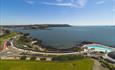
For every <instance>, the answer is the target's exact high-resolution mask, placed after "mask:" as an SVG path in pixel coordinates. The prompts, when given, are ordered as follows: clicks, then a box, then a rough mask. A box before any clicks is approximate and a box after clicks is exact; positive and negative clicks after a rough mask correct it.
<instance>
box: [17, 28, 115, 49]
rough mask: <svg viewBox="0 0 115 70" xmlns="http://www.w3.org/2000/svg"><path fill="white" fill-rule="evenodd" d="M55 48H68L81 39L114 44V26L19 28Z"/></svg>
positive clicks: (108, 44)
mask: <svg viewBox="0 0 115 70" xmlns="http://www.w3.org/2000/svg"><path fill="white" fill-rule="evenodd" d="M16 31H21V32H24V33H30V35H31V36H32V37H34V38H38V39H41V40H42V41H43V43H44V44H46V45H50V46H53V47H56V48H70V47H73V46H74V45H76V43H78V42H81V41H93V42H98V43H102V44H104V45H107V46H115V27H104V26H103V27H102V26H100V27H55V28H50V30H39V29H36V30H32V29H29V30H21V29H18V30H17V29H16Z"/></svg>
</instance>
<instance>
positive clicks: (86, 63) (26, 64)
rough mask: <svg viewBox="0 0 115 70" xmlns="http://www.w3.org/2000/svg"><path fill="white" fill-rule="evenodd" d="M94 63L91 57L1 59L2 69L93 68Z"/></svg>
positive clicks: (56, 69) (60, 69)
mask: <svg viewBox="0 0 115 70" xmlns="http://www.w3.org/2000/svg"><path fill="white" fill-rule="evenodd" d="M92 65H93V61H92V60H90V59H82V60H78V61H68V62H45V61H19V60H1V61H0V70H92Z"/></svg>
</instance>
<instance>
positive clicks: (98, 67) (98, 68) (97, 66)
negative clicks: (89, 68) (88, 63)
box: [93, 59, 109, 70]
mask: <svg viewBox="0 0 115 70" xmlns="http://www.w3.org/2000/svg"><path fill="white" fill-rule="evenodd" d="M93 60H94V66H93V70H109V69H107V68H104V67H102V66H101V64H100V62H99V61H97V60H95V59H93Z"/></svg>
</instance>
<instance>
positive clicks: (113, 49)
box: [82, 44, 115, 51]
mask: <svg viewBox="0 0 115 70" xmlns="http://www.w3.org/2000/svg"><path fill="white" fill-rule="evenodd" d="M91 45H97V46H103V47H104V48H107V49H111V50H112V51H115V48H113V47H110V46H105V45H102V44H86V45H83V46H82V47H87V46H91Z"/></svg>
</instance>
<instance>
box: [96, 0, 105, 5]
mask: <svg viewBox="0 0 115 70" xmlns="http://www.w3.org/2000/svg"><path fill="white" fill-rule="evenodd" d="M104 3H105V1H98V2H96V4H98V5H100V4H104Z"/></svg>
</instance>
